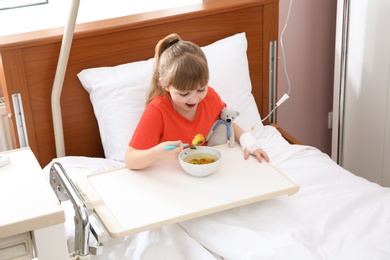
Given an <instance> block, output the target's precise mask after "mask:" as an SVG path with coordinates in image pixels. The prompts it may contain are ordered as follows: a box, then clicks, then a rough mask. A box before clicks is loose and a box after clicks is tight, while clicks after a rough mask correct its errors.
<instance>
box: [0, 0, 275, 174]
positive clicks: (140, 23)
mask: <svg viewBox="0 0 390 260" xmlns="http://www.w3.org/2000/svg"><path fill="white" fill-rule="evenodd" d="M278 12H279V3H278V1H277V0H209V1H205V2H204V3H202V4H196V5H191V6H186V7H180V8H174V9H167V10H160V11H154V12H149V13H143V14H136V15H130V16H126V17H119V18H114V19H108V20H103V21H97V22H91V23H85V24H79V25H77V26H76V30H75V35H74V37H73V43H72V48H71V51H70V57H69V61H68V67H67V71H66V74H65V79H64V87H63V91H62V96H61V107H62V117H63V126H64V136H65V151H66V155H83V156H91V157H104V153H103V148H102V144H101V141H100V136H99V129H98V125H97V121H96V118H95V115H94V112H93V108H92V105H91V103H90V100H89V96H88V93H87V92H86V91H85V90H84V89H83V87H82V86H81V84H80V82H79V80H78V78H77V73H79V72H80V71H81V70H83V69H85V68H93V67H100V66H114V65H118V64H122V63H128V62H132V61H138V60H145V59H149V58H151V57H152V56H153V54H154V47H155V44H156V43H157V42H158V40H160V39H161V38H163V37H164V36H166V35H167V34H169V33H172V32H176V33H179V34H180V36H181V37H182V38H183V39H185V40H189V41H193V42H195V43H196V44H198V45H200V46H204V45H207V44H210V43H212V42H214V41H216V40H219V39H222V38H224V37H227V36H230V35H233V34H236V33H239V32H246V35H247V39H248V59H249V67H250V76H251V80H252V86H253V94H254V96H255V99H256V102H257V105H258V107H259V112H260V114H261V115H267V114H268V110H269V108H268V105H269V101H268V100H269V89H268V88H269V87H268V86H269V42H270V41H273V40H277V39H278ZM63 30H64V28H55V29H49V30H42V31H37V32H31V33H24V34H19V35H12V36H5V37H0V52H1V61H0V83H1V87H2V89H3V93H4V96H5V100H6V104H7V112H8V113H10V114H12V115H13V114H14V111H13V107H12V106H11V105H10V104H12V102H11V95H12V94H14V93H21V96H22V101H23V106H24V114H25V121H26V128H27V132H28V140H29V146H30V147H31V149H32V151H33V152H34V154H35V156H36V157H37V159H38V161H39V162H40V164H41V166H42V167H43V166H45V165H47V164H48V163H49V162H50V161H51V160H52V159H53V158H55V157H56V150H55V144H54V133H53V125H52V114H51V104H50V100H51V90H52V86H53V81H54V76H55V71H56V66H57V62H58V57H59V52H60V47H61V40H62V34H63ZM10 126H11V134H12V142H13V146H14V147H19V140H18V135H17V131H16V127H17V126H16V124H15V117H14V116H13V117H12V118H11V119H10Z"/></svg>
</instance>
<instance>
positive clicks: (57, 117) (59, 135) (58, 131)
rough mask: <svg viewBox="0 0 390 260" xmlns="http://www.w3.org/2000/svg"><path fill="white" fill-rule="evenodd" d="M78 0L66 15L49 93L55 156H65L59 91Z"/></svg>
mask: <svg viewBox="0 0 390 260" xmlns="http://www.w3.org/2000/svg"><path fill="white" fill-rule="evenodd" d="M79 5H80V0H73V1H72V4H71V8H70V13H69V17H68V23H67V24H66V26H65V30H64V36H63V38H62V43H61V50H60V56H59V58H58V63H57V70H56V74H55V77H54V83H53V89H52V93H51V109H52V118H53V128H54V140H55V146H56V153H57V157H63V156H65V141H64V132H63V128H62V127H63V126H62V112H61V100H60V98H61V92H62V86H63V83H64V77H65V72H66V67H67V65H68V59H69V53H70V48H71V45H72V40H73V34H74V29H75V26H76V20H77V13H78V10H79Z"/></svg>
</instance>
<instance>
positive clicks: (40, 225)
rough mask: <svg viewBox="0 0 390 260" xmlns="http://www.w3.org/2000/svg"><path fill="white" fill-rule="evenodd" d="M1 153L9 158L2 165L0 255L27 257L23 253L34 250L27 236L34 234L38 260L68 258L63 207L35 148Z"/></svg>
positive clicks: (0, 182) (0, 185) (0, 178)
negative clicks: (46, 175) (36, 154)
mask: <svg viewBox="0 0 390 260" xmlns="http://www.w3.org/2000/svg"><path fill="white" fill-rule="evenodd" d="M0 156H2V157H3V158H2V159H4V158H5V157H8V159H9V163H8V164H7V163H5V165H4V164H2V165H1V167H0V210H1V213H0V255H3V256H4V255H11V254H13V253H15V252H16V255H15V256H16V257H18V258H16V257H14V258H16V259H26V257H28V256H23V255H22V253H23V250H25V251H26V254H28V251H31V248H28V247H29V246H30V245H31V242H30V241H27V242H26V239H27V240H28V238H29V237H32V238H33V241H34V243H33V244H34V251H35V254H36V255H37V257H38V259H39V260H52V259H56V260H59V259H64V260H65V259H69V257H68V249H67V245H66V236H65V226H64V221H65V215H64V211H63V209H62V207H61V204H60V203H59V201H58V199H57V197H56V195H55V194H54V191H53V190H52V188H51V186H50V184H49V182H48V180H47V179H46V178H45V176H44V174H43V171H42V168H41V167H40V165H39V163H38V161H37V160H36V158H35V156H34V154H33V153H32V151H31V150H30V149H29V148H22V149H17V150H11V151H7V152H1V153H0ZM30 232H31V235H30ZM17 254H19V255H20V256H18V255H17ZM23 257H24V258H23ZM5 259H12V258H5Z"/></svg>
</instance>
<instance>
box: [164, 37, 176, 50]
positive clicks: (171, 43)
mask: <svg viewBox="0 0 390 260" xmlns="http://www.w3.org/2000/svg"><path fill="white" fill-rule="evenodd" d="M177 42H179V39H174V40H172V41H170V42H168V44H167V45H165V47H164V51H165V50H166V49H168V48H169V47H171V46H172V45H174V44H175V43H177Z"/></svg>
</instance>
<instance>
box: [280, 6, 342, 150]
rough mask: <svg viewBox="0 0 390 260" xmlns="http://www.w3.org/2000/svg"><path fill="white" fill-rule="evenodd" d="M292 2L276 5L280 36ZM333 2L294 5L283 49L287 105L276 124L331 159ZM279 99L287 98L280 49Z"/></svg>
mask: <svg viewBox="0 0 390 260" xmlns="http://www.w3.org/2000/svg"><path fill="white" fill-rule="evenodd" d="M289 4H290V0H280V17H279V33H281V32H282V29H283V27H284V25H285V21H286V18H287V12H288V7H289ZM336 7H337V0H317V1H313V0H295V1H293V3H292V8H291V13H290V18H289V22H288V25H287V28H286V31H285V33H284V37H283V45H284V48H285V54H286V63H287V70H288V74H289V78H290V81H291V92H290V99H288V100H287V101H286V102H285V103H283V105H282V106H281V107H279V108H278V109H277V123H278V124H279V125H280V126H282V127H283V128H284V129H285V130H287V131H288V132H289V133H290V134H292V135H293V136H295V137H296V138H298V139H299V140H300V141H302V142H303V143H304V144H307V145H312V146H315V147H317V148H319V149H320V150H321V151H323V152H325V153H327V154H329V155H330V152H331V130H330V129H328V113H329V112H331V111H332V99H333V63H334V45H335V26H336ZM279 57H280V59H279V69H278V73H279V74H278V98H280V97H281V96H282V95H283V93H285V92H287V89H288V88H287V78H286V75H285V73H284V67H283V56H282V53H281V49H280V45H279Z"/></svg>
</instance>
